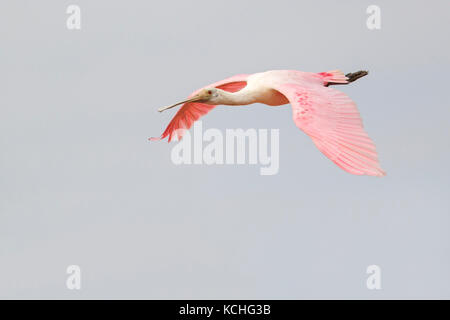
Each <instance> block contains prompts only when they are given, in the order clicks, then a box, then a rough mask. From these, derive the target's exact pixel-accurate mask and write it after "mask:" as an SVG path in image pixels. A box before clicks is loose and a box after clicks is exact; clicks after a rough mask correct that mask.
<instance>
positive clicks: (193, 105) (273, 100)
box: [150, 70, 385, 176]
mask: <svg viewBox="0 0 450 320" xmlns="http://www.w3.org/2000/svg"><path fill="white" fill-rule="evenodd" d="M367 74H368V72H367V71H358V72H354V73H349V74H347V75H344V74H343V73H342V72H341V71H340V70H333V71H328V72H321V73H311V72H302V71H296V70H272V71H267V72H261V73H255V74H251V75H248V74H239V75H235V76H233V77H231V78H227V79H225V80H222V81H219V82H216V83H213V84H211V85H209V86H206V87H204V88H201V89H199V90H196V91H194V92H193V93H192V94H191V95H190V96H189V97H188V99H186V100H184V101H181V102H178V103H175V104H173V105H171V106H168V107H164V108H160V109H158V111H160V112H161V111H164V110H167V109H170V108H173V107H176V106H178V105H180V104H181V105H182V107H181V108H180V109H179V110H178V112H177V113H176V114H175V116H174V117H173V119H172V120H171V121H170V123H169V125H168V126H167V128H166V130H165V131H164V132H163V134H162V135H161V136H160V137H159V138H150V140H160V139H164V138H166V137H168V141H169V142H170V141H171V140H172V138H176V139H178V140H179V139H181V137H182V135H183V131H184V130H187V129H189V128H190V127H191V126H192V124H193V123H194V122H195V121H197V120H198V119H199V118H200V117H201V116H204V115H205V114H207V113H208V112H209V111H211V110H212V109H214V108H215V107H216V106H217V105H229V106H239V105H249V104H252V103H264V104H267V105H269V106H280V105H284V104H288V103H290V104H291V105H292V111H293V119H294V122H295V124H296V126H297V127H299V128H300V129H302V130H303V131H304V132H305V133H306V134H307V135H309V136H310V137H311V139H312V140H313V142H314V143H315V145H316V146H317V148H319V150H320V151H322V153H323V154H324V155H325V156H327V157H328V158H329V159H331V161H333V162H334V163H336V164H337V165H338V166H339V167H341V168H342V169H344V170H345V171H347V172H350V173H353V174H357V175H371V176H384V175H385V172H384V171H383V169H381V167H380V164H379V162H378V156H377V152H376V149H375V145H374V144H373V142H372V140H371V139H370V138H369V136H368V135H367V133H366V132H365V131H364V129H363V125H362V120H361V117H360V115H359V112H358V109H357V108H356V105H355V103H354V102H353V101H352V100H351V99H350V98H349V97H348V96H347V95H346V94H344V93H343V92H340V91H338V90H336V89H333V88H329V87H328V86H329V85H337V84H348V83H351V82H353V81H355V80H357V79H359V78H361V77H363V76H365V75H367Z"/></svg>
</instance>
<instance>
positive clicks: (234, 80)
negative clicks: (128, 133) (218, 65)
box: [150, 74, 249, 142]
mask: <svg viewBox="0 0 450 320" xmlns="http://www.w3.org/2000/svg"><path fill="white" fill-rule="evenodd" d="M248 76H249V75H247V74H238V75H235V76H233V77H230V78H227V79H224V80H222V81H219V82H216V83H213V84H210V85H209V86H205V87H203V88H219V89H222V90H225V91H229V92H236V91H239V90H241V89H242V88H244V87H245V86H246V85H247V78H248ZM203 88H200V89H198V90H196V91H194V92H193V93H191V94H190V95H189V98H190V97H192V96H193V95H195V94H197V93H198V92H199V91H200V90H202V89H203ZM215 107H216V106H215V105H210V104H205V103H198V102H190V103H185V104H183V105H182V106H181V108H180V109H179V110H178V112H177V113H176V114H175V116H174V117H173V118H172V120H171V121H170V123H169V125H168V126H167V128H166V130H164V132H163V134H162V135H161V137H159V138H150V140H161V139H164V138H166V137H167V136H168V137H169V139H168V142H170V141H171V140H172V138H173V137H175V138H177V139H178V140H180V139H181V138H182V136H183V133H184V131H185V130H189V128H191V127H192V125H193V124H194V122H195V121H197V120H198V119H199V118H200V117H202V116H204V115H205V114H207V113H208V112H209V111H211V110H212V109H214V108H215Z"/></svg>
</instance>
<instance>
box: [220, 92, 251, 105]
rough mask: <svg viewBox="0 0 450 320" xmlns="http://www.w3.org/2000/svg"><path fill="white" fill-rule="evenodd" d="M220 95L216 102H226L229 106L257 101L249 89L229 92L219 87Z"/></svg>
mask: <svg viewBox="0 0 450 320" xmlns="http://www.w3.org/2000/svg"><path fill="white" fill-rule="evenodd" d="M217 90H218V92H219V96H218V97H217V98H216V99H215V101H214V104H224V105H229V106H243V105H247V104H252V103H255V102H256V99H255V97H254V96H253V94H252V92H251V91H249V90H245V88H244V89H242V90H240V91H237V92H228V91H224V90H221V89H217Z"/></svg>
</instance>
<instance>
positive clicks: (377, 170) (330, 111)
mask: <svg viewBox="0 0 450 320" xmlns="http://www.w3.org/2000/svg"><path fill="white" fill-rule="evenodd" d="M275 89H276V90H278V91H280V92H281V93H282V94H284V95H285V96H286V98H287V99H288V100H289V102H290V103H291V105H292V109H293V119H294V122H295V124H296V125H297V127H299V128H300V129H302V130H303V131H304V132H305V133H306V134H308V135H309V136H310V137H311V139H312V140H313V141H314V143H315V145H316V146H317V148H319V150H320V151H322V153H323V154H325V155H326V156H327V157H328V158H330V159H331V160H332V161H333V162H334V163H336V164H337V165H338V166H339V167H341V168H342V169H344V170H345V171H347V172H350V173H353V174H358V175H363V174H366V175H371V176H384V175H385V174H386V173H385V172H384V171H383V170H382V169H381V167H380V164H379V163H378V156H377V151H376V149H375V145H374V143H373V142H372V140H371V139H370V138H369V136H368V135H367V133H366V132H365V131H364V129H363V125H362V120H361V117H360V115H359V112H358V109H357V108H356V105H355V103H354V102H353V101H352V100H351V99H350V98H349V97H348V96H347V95H346V94H344V93H343V92H340V91H338V90H335V89H332V88H327V87H322V86H318V87H313V88H307V89H306V88H304V87H302V86H301V85H298V84H282V85H280V86H278V87H277V88H275Z"/></svg>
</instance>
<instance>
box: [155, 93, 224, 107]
mask: <svg viewBox="0 0 450 320" xmlns="http://www.w3.org/2000/svg"><path fill="white" fill-rule="evenodd" d="M218 97H219V90H218V89H216V88H205V89H202V90H200V91H199V92H198V93H196V94H195V95H193V96H192V97H190V98H189V99H187V100H183V101H180V102H177V103H175V104H173V105H170V106H168V107H163V108H160V109H158V111H159V112H162V111H164V110H167V109H170V108H173V107H176V106H178V105H180V104H184V103H189V102H203V103H208V104H214V101H215V100H216V99H217V98H218Z"/></svg>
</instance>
